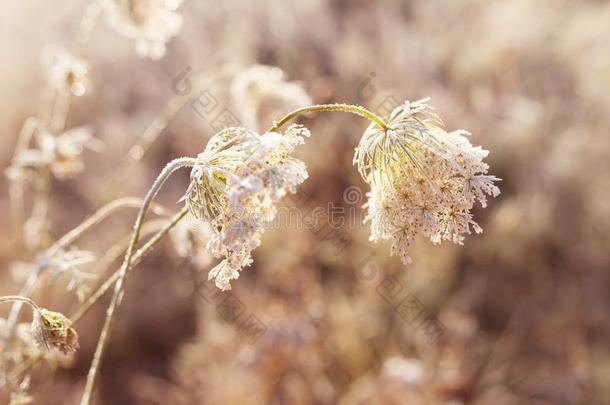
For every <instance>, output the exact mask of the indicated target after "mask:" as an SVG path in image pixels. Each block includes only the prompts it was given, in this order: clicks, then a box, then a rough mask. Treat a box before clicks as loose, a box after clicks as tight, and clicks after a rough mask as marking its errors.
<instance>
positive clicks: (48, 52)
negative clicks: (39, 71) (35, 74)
mask: <svg viewBox="0 0 610 405" xmlns="http://www.w3.org/2000/svg"><path fill="white" fill-rule="evenodd" d="M42 60H43V65H44V67H45V70H46V75H47V81H48V83H49V86H50V87H51V88H52V89H54V90H57V91H63V90H66V89H67V90H69V91H70V93H72V94H73V95H75V96H82V95H84V94H85V93H86V92H87V88H88V87H89V84H90V83H89V77H88V76H87V73H88V71H89V64H88V63H87V62H86V61H85V60H84V59H80V58H77V57H76V56H74V55H71V54H70V53H68V52H66V51H65V50H63V49H61V48H58V47H48V48H46V49H45V51H44V52H43V54H42Z"/></svg>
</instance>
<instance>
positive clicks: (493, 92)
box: [0, 0, 610, 405]
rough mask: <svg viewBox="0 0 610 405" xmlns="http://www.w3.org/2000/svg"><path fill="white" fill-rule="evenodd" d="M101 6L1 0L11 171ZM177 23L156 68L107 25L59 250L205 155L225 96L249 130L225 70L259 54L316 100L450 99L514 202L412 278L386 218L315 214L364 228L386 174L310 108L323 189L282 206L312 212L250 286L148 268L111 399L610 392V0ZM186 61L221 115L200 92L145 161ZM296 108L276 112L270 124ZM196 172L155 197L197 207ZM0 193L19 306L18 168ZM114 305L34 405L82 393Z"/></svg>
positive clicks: (7, 263) (268, 251) (424, 252)
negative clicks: (177, 165)
mask: <svg viewBox="0 0 610 405" xmlns="http://www.w3.org/2000/svg"><path fill="white" fill-rule="evenodd" d="M86 6H87V2H85V1H71V2H46V1H41V0H30V1H17V0H2V1H1V2H0V8H1V13H2V14H1V18H0V33H1V34H2V35H0V54H1V55H2V63H0V85H1V87H2V93H1V95H0V134H1V135H0V136H1V141H2V142H1V144H0V166H2V168H3V169H4V168H6V167H7V166H8V165H9V164H10V160H11V157H12V154H13V150H14V147H15V141H16V138H17V134H18V132H19V129H20V128H21V125H22V124H23V121H24V120H25V119H26V118H27V117H29V116H32V115H36V114H37V110H38V109H39V106H40V105H41V102H43V101H42V100H43V99H44V91H43V90H42V89H44V83H45V81H44V67H42V66H41V63H40V55H41V53H42V52H43V49H44V47H45V46H46V45H49V44H55V45H60V46H63V47H67V48H69V46H70V45H71V44H72V41H73V37H74V33H75V32H76V30H77V29H78V24H79V21H80V19H81V17H82V15H83V13H84V11H85V8H86ZM179 13H180V14H181V15H182V16H183V18H184V22H183V25H182V29H181V31H180V33H179V35H178V36H176V37H175V38H174V39H172V40H171V41H170V42H169V43H168V48H167V54H166V55H165V56H164V57H163V58H162V59H160V60H158V61H151V60H150V59H146V58H141V57H139V56H138V55H137V54H136V52H135V51H134V46H133V41H131V40H130V39H128V38H125V37H123V36H121V35H118V34H117V33H116V32H115V31H113V30H112V28H111V27H110V26H109V25H108V24H107V22H106V21H105V20H104V18H102V19H101V20H100V22H99V24H98V26H97V27H96V29H95V31H94V32H93V34H92V37H91V41H90V43H89V44H88V46H87V49H86V51H85V53H84V55H85V57H86V59H87V60H88V61H89V63H90V88H89V91H88V92H87V94H85V95H84V96H83V97H79V98H78V100H77V101H76V102H75V103H74V104H73V106H72V109H71V112H70V116H69V121H68V127H76V126H80V125H85V124H86V125H91V126H93V128H94V129H95V137H96V138H97V139H99V140H101V141H103V142H104V144H105V148H104V149H103V150H101V151H99V152H91V151H87V152H85V155H84V162H85V170H84V172H83V173H82V174H80V175H79V176H77V177H75V178H73V179H67V180H63V181H58V180H56V181H54V182H53V188H52V194H51V200H50V213H49V217H50V218H51V227H50V229H49V234H50V237H51V239H56V238H58V237H59V236H61V235H62V234H64V233H65V232H66V231H68V230H69V229H71V228H72V227H74V226H75V225H77V224H78V223H79V222H80V221H82V219H83V218H85V217H86V216H87V215H88V214H90V213H91V212H93V211H94V210H95V209H97V208H99V207H100V206H102V205H103V204H104V203H106V202H108V201H110V200H111V199H112V198H114V197H118V196H143V195H144V194H145V192H146V190H147V189H148V187H149V185H150V184H151V182H152V181H153V179H154V177H155V176H156V174H157V173H158V172H159V170H160V169H161V168H162V167H163V165H164V163H165V162H167V161H169V160H171V159H172V158H174V157H179V156H182V155H188V156H194V155H196V154H197V153H199V152H200V151H201V150H202V149H203V147H204V146H205V143H206V141H207V139H209V137H210V136H211V135H213V133H214V132H215V131H214V128H215V125H216V124H217V122H216V123H215V121H214V119H215V117H216V116H217V115H218V114H219V113H220V112H221V111H224V108H225V107H226V109H227V111H229V112H230V113H231V114H232V116H234V117H235V118H237V119H238V120H240V121H243V120H244V119H245V118H244V117H243V116H241V115H240V114H242V111H240V110H239V108H238V107H236V106H235V105H234V104H235V103H234V102H233V101H234V100H232V98H231V93H230V91H229V89H230V85H231V78H232V75H231V73H229V74H227V75H224V74H223V75H220V76H219V74H218V72H219V71H220V70H222V71H224V70H226V71H228V72H233V71H234V70H236V71H239V70H241V69H245V68H248V67H249V66H251V65H255V64H264V65H271V66H277V67H279V68H281V69H282V70H283V71H284V72H285V74H286V78H287V79H288V80H290V81H297V82H299V83H300V85H301V86H302V87H303V88H304V89H305V90H306V91H307V93H308V94H309V95H310V97H311V98H312V100H313V101H314V102H316V103H328V102H347V103H358V104H362V105H364V106H366V107H368V108H370V109H372V110H375V111H378V112H380V113H382V114H383V113H384V111H387V108H388V105H392V103H394V104H396V103H397V102H401V101H403V100H405V99H410V100H416V99H420V98H423V97H431V101H430V102H431V104H432V105H433V106H435V108H436V110H437V112H438V113H439V115H440V116H441V117H442V118H443V120H444V121H445V123H446V126H447V128H448V129H457V128H466V129H468V130H469V131H470V132H472V133H473V135H472V139H471V140H472V142H473V143H475V144H480V145H482V146H483V147H484V148H486V149H489V150H490V151H491V153H490V157H489V158H488V162H489V163H490V165H491V170H490V171H491V173H492V174H495V175H497V176H498V177H501V178H502V182H501V183H500V187H501V189H502V194H501V195H500V196H499V197H498V198H497V199H495V200H493V201H491V202H490V204H489V207H488V208H487V209H485V210H481V209H479V210H477V211H476V212H475V217H476V218H477V221H478V222H479V223H480V224H481V225H482V227H483V229H484V233H483V234H482V235H476V236H470V237H468V238H467V239H466V242H465V245H464V246H454V245H450V244H443V245H441V246H432V245H431V244H430V243H429V242H427V241H418V242H417V243H416V244H415V246H414V248H413V249H412V257H413V259H414V262H413V264H411V265H409V266H406V267H405V266H404V265H402V264H401V263H400V260H399V259H397V258H395V257H389V246H388V245H385V244H378V245H373V244H371V243H370V242H369V241H368V230H367V226H366V225H361V224H360V223H358V222H355V221H348V220H346V221H345V223H344V225H343V226H340V227H328V226H325V225H324V224H322V225H320V224H318V223H316V225H315V226H312V225H311V222H310V221H309V222H308V221H307V219H311V218H312V216H311V215H312V214H311V213H312V212H318V211H314V210H315V209H316V207H321V208H322V209H327V208H328V204H329V203H332V204H333V206H334V207H342V208H343V209H344V211H343V213H344V214H343V217H344V218H347V217H350V218H351V217H352V216H353V217H354V218H360V217H361V215H362V208H361V204H362V203H363V202H364V200H362V201H360V200H361V199H363V198H364V193H365V192H366V186H365V184H364V183H363V182H362V180H361V179H360V177H359V176H358V173H357V171H356V169H355V168H354V167H353V166H352V154H353V148H354V147H355V146H356V144H357V142H358V140H359V138H360V136H361V134H362V132H363V130H364V128H365V127H366V125H367V124H366V122H364V121H362V120H360V119H359V118H357V117H353V116H348V115H344V114H335V113H333V114H319V115H315V116H308V117H305V118H302V119H301V120H300V121H301V122H302V123H304V124H305V125H306V126H307V127H308V128H309V129H310V130H311V132H312V134H313V136H312V138H311V139H310V140H309V141H308V144H307V145H306V146H305V147H303V148H301V149H300V150H299V156H300V157H301V158H302V159H304V160H305V161H306V163H307V164H308V166H309V170H310V179H309V180H307V182H306V183H305V184H304V185H303V187H302V192H301V193H299V194H298V195H297V196H295V197H292V198H288V199H287V200H286V204H287V207H292V209H294V210H295V211H296V212H299V213H301V215H302V216H301V218H304V219H305V220H304V221H301V222H298V223H290V224H281V225H280V226H277V227H274V229H270V230H269V231H268V232H267V233H266V234H265V237H264V239H263V244H262V246H261V247H260V248H259V249H257V250H256V252H255V256H254V258H255V262H254V265H253V266H252V267H251V268H249V269H247V270H246V271H245V272H244V273H242V276H241V277H240V279H239V280H237V282H234V283H233V290H232V291H231V292H230V293H219V292H217V291H215V290H213V289H211V288H210V287H209V285H207V284H206V283H205V279H206V277H207V271H206V270H205V269H204V270H198V269H197V268H196V266H193V265H192V264H191V263H189V262H188V261H185V260H184V259H183V258H181V257H179V255H178V254H177V253H176V251H175V249H174V247H173V245H172V243H171V240H170V239H168V240H166V241H164V243H163V244H162V245H161V246H160V247H159V248H158V249H157V250H156V251H155V252H154V253H153V254H151V255H150V256H149V257H148V258H147V259H146V260H145V261H144V262H143V263H142V264H141V265H140V266H139V267H138V268H137V270H136V271H134V273H133V274H132V276H131V277H130V279H129V281H128V287H127V293H126V296H125V300H124V303H123V305H122V307H121V309H120V314H119V317H118V320H117V324H116V327H115V329H114V333H113V336H112V339H111V343H110V346H109V351H108V354H107V357H106V359H105V361H104V365H103V370H102V377H101V380H100V386H99V391H98V398H97V403H98V404H253V405H254V404H540V405H542V404H610V400H609V399H608V398H610V352H609V349H608V348H609V346H608V342H610V272H609V269H610V253H609V247H610V204H609V203H608V200H607V199H608V198H609V197H610V134H609V131H610V48H609V45H608V44H609V43H610V3H609V2H607V1H594V0H579V1H568V0H511V1H503V0H468V1H466V0H453V1H424V0H422V1H365V0H351V1H347V0H332V1H324V0H309V1H297V0H265V1H254V0H250V1H249V0H234V1H225V2H218V1H207V0H197V1H195V0H191V1H188V0H187V1H185V4H184V5H183V6H182V7H181V8H180V9H179ZM185 69H186V72H190V73H189V74H191V73H192V74H195V73H198V72H203V73H202V75H203V76H202V77H204V78H205V80H207V82H206V83H207V84H206V85H205V86H204V87H203V89H197V90H193V91H202V90H205V91H207V92H208V94H213V95H214V98H215V99H217V100H218V103H219V104H218V107H217V108H216V109H215V110H214V111H213V112H211V113H210V114H204V115H202V114H201V113H199V112H197V111H196V110H195V109H194V108H193V107H192V106H190V104H188V103H187V104H186V106H185V107H184V108H182V109H181V110H180V112H179V113H178V114H177V116H176V117H175V119H174V120H173V121H172V122H171V123H170V124H169V126H168V128H167V129H166V130H165V131H164V132H163V133H162V135H161V136H160V137H159V138H158V139H156V141H155V142H154V143H153V144H152V145H151V146H150V148H149V149H148V150H147V152H146V153H145V155H144V156H143V157H142V158H141V159H140V160H139V161H135V160H134V159H133V158H132V157H130V155H129V151H130V148H131V146H132V145H133V144H134V143H135V142H136V141H137V140H138V139H140V136H141V135H142V133H143V132H144V131H145V130H146V128H147V127H148V126H149V125H150V123H151V122H152V121H153V120H154V119H155V117H156V116H158V114H159V113H160V112H161V111H162V110H163V108H164V105H165V103H166V102H167V100H169V99H171V98H172V97H175V96H176V91H177V90H176V89H177V87H176V86H177V85H176V83H177V81H176V80H177V79H179V75H180V74H181V73H184V72H185ZM183 90H184V89H183ZM187 93H188V92H187ZM192 95H193V94H191V96H192ZM289 109H290V107H289V106H288V107H287V106H286V105H285V104H280V105H279V106H278V105H275V106H271V107H270V108H267V109H262V110H261V112H260V114H259V116H258V117H257V119H258V120H259V121H258V123H259V125H260V126H261V127H262V128H261V129H264V127H266V126H267V125H269V124H270V123H271V121H272V120H273V119H278V118H279V115H281V114H282V113H285V112H287V111H288V110H289ZM132 152H133V151H132ZM125 162H127V164H126V163H125ZM130 162H131V163H133V164H131V163H130ZM121 165H123V166H121ZM120 167H122V168H124V169H125V171H124V172H121V173H119V172H118V171H117V168H120ZM187 184H188V173H187V172H184V173H179V174H178V175H176V176H175V177H173V178H172V180H171V181H170V182H169V184H168V186H167V187H166V188H165V189H164V190H163V192H162V193H161V194H160V196H159V201H160V202H161V203H163V204H164V205H166V206H167V207H170V208H172V209H175V210H177V209H179V207H180V206H181V205H180V203H178V199H179V198H180V197H181V196H182V194H183V193H184V190H186V187H187ZM0 190H1V194H0V212H2V213H3V214H2V215H0V280H1V282H0V294H2V295H6V294H14V293H16V292H17V291H18V290H19V282H18V281H17V280H16V279H15V277H14V275H13V274H12V273H11V272H10V271H9V269H10V268H11V263H13V262H15V261H17V260H24V257H18V256H20V253H19V250H16V249H15V244H16V243H17V242H16V240H15V234H14V233H13V232H12V231H11V228H10V215H9V207H8V191H7V190H8V184H7V180H6V179H5V178H4V177H3V178H2V179H1V180H0ZM346 190H349V191H351V192H352V194H351V197H350V198H346V197H347V194H346ZM358 193H360V194H358ZM134 217H135V212H134V211H129V212H124V213H121V214H118V215H117V216H116V217H114V218H113V219H111V220H109V221H108V222H105V223H104V224H103V225H101V226H100V227H99V228H96V231H95V232H93V233H91V234H88V235H87V236H86V237H85V238H84V239H83V240H82V241H80V242H79V247H80V248H83V249H87V250H92V251H94V252H96V254H98V255H102V254H103V253H104V251H105V249H108V248H109V247H110V246H112V244H113V243H115V242H116V241H117V240H120V239H121V238H124V237H125V235H127V234H128V233H129V230H130V229H131V225H132V222H133V219H134ZM116 265H117V264H115V266H116ZM99 277H100V279H104V278H105V276H104V275H103V274H100V275H99ZM34 298H35V299H36V300H37V301H39V302H40V303H42V304H44V305H45V306H47V307H49V308H52V309H56V310H61V311H64V312H66V313H71V312H72V310H73V309H74V308H76V306H77V305H78V301H77V300H76V297H75V296H74V294H73V293H71V292H66V290H65V288H64V285H63V284H62V282H61V280H60V281H58V282H56V283H54V284H50V283H42V284H41V285H40V287H39V288H38V289H37V290H36V292H35V294H34ZM106 304H107V300H105V301H103V302H102V303H101V304H100V305H98V307H96V309H95V310H94V311H92V312H91V313H90V314H88V315H87V317H86V318H85V319H84V321H83V323H82V324H80V325H79V327H78V331H79V334H80V338H81V350H80V351H79V352H78V353H77V355H76V356H75V358H74V359H73V360H72V361H68V362H65V364H64V365H63V366H61V367H59V368H58V369H57V370H55V371H52V370H51V369H50V367H48V366H42V367H38V368H36V369H35V370H34V371H33V372H32V387H31V390H30V392H31V394H32V395H33V396H34V398H35V400H34V403H36V404H70V403H77V402H78V398H79V397H80V394H81V391H82V388H83V385H84V378H85V375H86V371H87V369H88V366H89V363H90V360H91V356H92V352H93V349H94V347H95V344H96V342H97V336H98V333H99V330H100V327H101V322H102V320H103V315H104V310H105V305H106ZM0 310H1V311H2V312H1V314H2V315H1V316H2V317H6V314H7V313H8V310H9V307H8V306H7V307H6V308H4V307H3V308H1V309H0ZM27 319H28V314H24V321H25V320H27ZM252 320H255V326H257V327H258V329H257V328H254V329H253V328H252V323H248V322H250V321H252ZM261 327H262V331H261ZM3 395H5V396H4V397H3V398H2V399H1V401H5V400H7V399H6V398H7V397H6V395H7V393H6V392H4V393H3Z"/></svg>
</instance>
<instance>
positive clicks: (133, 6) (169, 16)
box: [104, 0, 182, 59]
mask: <svg viewBox="0 0 610 405" xmlns="http://www.w3.org/2000/svg"><path fill="white" fill-rule="evenodd" d="M181 3H182V1H181V0H107V1H106V2H105V3H104V6H105V12H106V18H107V20H108V23H109V24H110V25H111V26H112V27H113V28H114V30H115V31H116V32H118V33H119V34H121V35H124V36H126V37H128V38H131V39H133V40H134V41H135V45H136V51H137V53H138V54H139V55H140V56H144V57H148V58H150V59H161V58H162V57H163V56H164V55H165V51H166V44H167V42H169V40H170V39H172V38H173V37H175V36H176V35H178V33H179V32H180V27H181V26H182V16H181V15H180V14H178V13H177V12H176V10H177V9H178V8H179V7H180V4H181Z"/></svg>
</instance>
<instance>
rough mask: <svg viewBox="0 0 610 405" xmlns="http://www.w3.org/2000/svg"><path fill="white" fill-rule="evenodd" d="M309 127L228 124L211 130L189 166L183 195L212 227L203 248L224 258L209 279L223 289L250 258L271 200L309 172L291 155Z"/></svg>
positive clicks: (269, 213) (272, 206) (268, 218)
mask: <svg viewBox="0 0 610 405" xmlns="http://www.w3.org/2000/svg"><path fill="white" fill-rule="evenodd" d="M308 136H309V131H308V130H307V129H306V128H304V127H302V126H298V125H293V126H291V127H289V128H288V129H287V130H286V131H285V132H284V133H283V134H281V133H278V132H267V133H265V134H263V135H260V134H257V133H254V132H251V131H248V130H246V129H243V128H228V129H225V130H223V131H221V132H219V133H218V134H216V135H214V136H213V137H212V138H211V139H210V141H209V142H208V145H207V147H206V149H205V150H204V152H203V153H201V154H199V156H198V158H197V160H198V163H197V164H196V165H195V166H194V167H193V169H192V171H191V183H190V186H189V189H188V191H187V194H186V195H185V197H184V199H185V200H186V203H187V204H188V207H189V210H190V212H191V214H192V215H193V216H194V217H195V218H198V219H201V220H203V221H205V222H207V223H208V224H209V225H210V228H211V229H212V231H213V235H212V236H211V238H210V240H209V242H208V244H207V248H208V250H209V251H210V253H212V254H213V255H214V256H215V257H217V258H222V259H223V260H222V261H221V262H220V263H219V264H218V265H217V266H216V267H214V268H213V269H212V270H211V271H210V273H209V278H210V279H214V280H215V283H216V286H217V287H218V288H220V289H222V290H228V289H230V288H231V286H230V281H231V280H234V279H236V278H238V277H239V272H240V270H241V269H242V268H244V267H246V266H249V265H250V264H251V263H252V251H253V250H254V249H255V248H256V247H258V246H259V244H260V239H261V236H262V234H263V232H264V229H265V226H266V224H268V223H269V222H270V221H272V220H273V219H274V217H275V214H276V203H277V202H278V201H279V200H280V199H281V198H282V197H284V196H285V195H286V193H288V192H291V193H294V192H295V191H296V186H297V185H298V184H300V183H302V182H303V181H304V180H305V179H306V178H307V176H308V174H307V169H306V167H305V164H304V163H303V162H302V161H301V160H299V159H296V158H295V157H293V156H292V154H293V152H294V150H295V148H296V146H298V145H300V144H302V143H303V142H304V138H306V137H308Z"/></svg>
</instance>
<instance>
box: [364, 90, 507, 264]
mask: <svg viewBox="0 0 610 405" xmlns="http://www.w3.org/2000/svg"><path fill="white" fill-rule="evenodd" d="M426 102H427V100H420V101H416V102H413V103H410V102H408V101H407V102H405V103H404V104H402V105H400V106H398V107H396V108H395V109H394V110H393V111H392V113H391V114H390V116H389V117H388V119H387V128H386V129H383V128H380V127H379V126H377V125H376V124H371V126H369V128H368V129H367V130H366V131H365V133H364V136H363V137H362V140H361V141H360V144H359V145H358V147H357V148H356V154H355V156H354V163H355V164H356V165H357V166H358V170H359V171H360V174H361V175H362V177H363V179H364V180H365V181H366V182H367V183H368V184H369V185H370V187H371V191H370V192H369V193H368V197H369V200H368V203H367V204H366V206H367V207H368V220H369V221H370V222H371V237H370V239H371V240H372V241H378V240H380V239H390V240H391V241H392V254H395V255H398V256H399V257H400V258H401V259H402V261H403V262H404V263H405V264H408V263H410V262H411V258H410V257H409V254H408V247H409V246H410V245H411V243H413V241H414V240H415V238H416V236H417V235H419V234H421V235H423V236H424V237H426V238H429V239H430V240H431V241H432V242H433V243H440V242H441V241H442V240H450V241H452V242H454V243H458V244H462V243H463V240H464V234H469V233H471V230H472V231H474V232H476V233H480V232H482V229H481V227H480V226H479V225H478V224H477V223H476V222H475V221H474V220H473V216H472V214H471V212H470V211H471V210H472V208H473V206H474V204H475V202H477V201H478V202H479V203H480V204H481V206H483V207H486V206H487V196H488V195H489V196H492V197H496V196H498V195H499V194H500V189H499V188H498V187H497V186H496V185H495V184H494V183H495V182H496V181H499V179H498V178H497V177H496V176H492V175H488V174H487V171H488V169H489V165H488V164H487V163H485V162H483V159H484V158H485V157H487V155H488V153H489V152H488V151H486V150H485V149H482V148H481V147H480V146H476V147H475V146H472V144H471V143H470V141H469V140H468V137H467V136H468V135H469V134H468V133H467V132H466V131H463V130H458V131H453V132H446V131H445V130H444V129H443V128H442V124H441V121H440V119H439V118H438V117H437V116H436V114H434V112H433V111H432V109H431V108H430V107H429V106H428V105H427V104H426Z"/></svg>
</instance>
